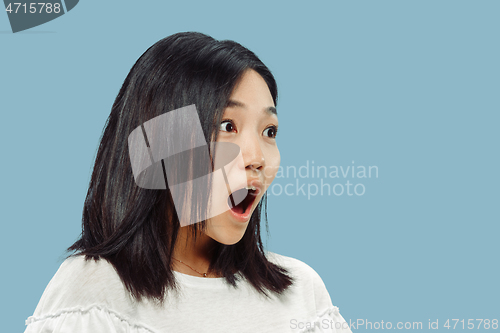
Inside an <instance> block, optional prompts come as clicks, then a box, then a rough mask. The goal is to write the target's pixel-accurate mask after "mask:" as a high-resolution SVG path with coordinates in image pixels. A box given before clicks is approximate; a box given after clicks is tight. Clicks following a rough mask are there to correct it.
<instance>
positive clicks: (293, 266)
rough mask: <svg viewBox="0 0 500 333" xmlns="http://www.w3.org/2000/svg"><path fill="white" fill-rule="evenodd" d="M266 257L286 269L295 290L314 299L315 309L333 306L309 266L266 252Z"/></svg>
mask: <svg viewBox="0 0 500 333" xmlns="http://www.w3.org/2000/svg"><path fill="white" fill-rule="evenodd" d="M266 257H267V259H268V260H269V261H270V262H272V263H274V264H276V265H279V266H281V267H283V268H285V269H287V271H288V272H289V273H290V274H291V275H292V277H293V278H294V280H295V283H294V284H295V288H296V289H300V290H302V292H303V293H304V294H306V295H308V296H309V297H314V300H315V303H316V308H317V309H322V308H331V307H332V306H333V305H332V301H331V298H330V294H329V293H328V291H327V289H326V286H325V284H324V282H323V279H322V278H321V277H320V276H319V274H318V273H317V272H316V271H315V270H314V269H313V268H312V267H311V266H309V265H308V264H306V263H305V262H303V261H301V260H299V259H296V258H292V257H288V256H284V255H281V254H277V253H274V252H266Z"/></svg>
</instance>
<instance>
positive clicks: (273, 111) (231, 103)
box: [226, 99, 278, 116]
mask: <svg viewBox="0 0 500 333" xmlns="http://www.w3.org/2000/svg"><path fill="white" fill-rule="evenodd" d="M226 107H227V108H228V107H239V108H243V109H244V108H246V105H245V104H244V103H242V102H240V101H235V100H234V99H230V100H228V101H227V104H226ZM264 111H266V112H267V113H269V114H271V115H273V114H274V115H276V116H277V115H278V111H277V110H276V108H275V107H274V106H268V107H267V108H265V109H264Z"/></svg>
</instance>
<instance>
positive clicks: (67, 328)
mask: <svg viewBox="0 0 500 333" xmlns="http://www.w3.org/2000/svg"><path fill="white" fill-rule="evenodd" d="M26 325H27V328H26V330H25V331H24V333H67V332H71V333H156V332H155V331H153V330H152V329H150V328H148V327H147V326H145V325H144V324H141V323H134V322H133V321H130V320H128V319H127V318H124V317H123V316H121V315H120V314H118V313H115V312H113V311H111V310H108V309H106V308H104V307H100V306H93V307H90V308H87V309H68V310H61V311H58V312H57V313H54V314H50V315H45V316H41V317H36V316H31V317H29V318H28V319H27V320H26Z"/></svg>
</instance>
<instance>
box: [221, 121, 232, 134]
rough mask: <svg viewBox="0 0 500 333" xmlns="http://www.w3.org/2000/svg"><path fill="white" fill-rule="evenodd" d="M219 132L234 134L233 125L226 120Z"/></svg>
mask: <svg viewBox="0 0 500 333" xmlns="http://www.w3.org/2000/svg"><path fill="white" fill-rule="evenodd" d="M219 130H221V131H224V132H232V131H233V130H234V126H233V123H232V122H231V121H229V120H224V121H223V122H221V123H220V128H219Z"/></svg>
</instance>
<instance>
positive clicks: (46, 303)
mask: <svg viewBox="0 0 500 333" xmlns="http://www.w3.org/2000/svg"><path fill="white" fill-rule="evenodd" d="M129 302H130V296H129V295H128V293H127V292H126V288H125V286H124V285H123V283H122V282H121V279H120V277H119V276H118V273H117V272H116V270H115V269H114V267H113V266H112V265H111V264H110V263H109V262H108V261H106V260H105V259H99V260H97V261H96V260H94V259H90V260H86V259H85V257H84V256H82V255H77V256H72V257H69V258H67V259H66V260H65V261H64V262H63V263H62V264H61V266H60V267H59V269H58V270H57V272H56V273H55V275H54V276H53V277H52V279H51V280H50V282H49V284H48V285H47V287H46V288H45V291H44V292H43V294H42V297H41V299H40V302H39V303H38V306H37V308H36V310H35V313H34V315H35V316H37V315H38V316H40V315H46V314H50V313H55V312H58V311H61V310H63V309H66V310H69V309H74V310H81V309H86V308H90V307H94V306H97V307H102V308H108V309H116V308H117V307H120V306H121V305H123V304H126V303H129ZM117 310H119V309H117Z"/></svg>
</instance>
